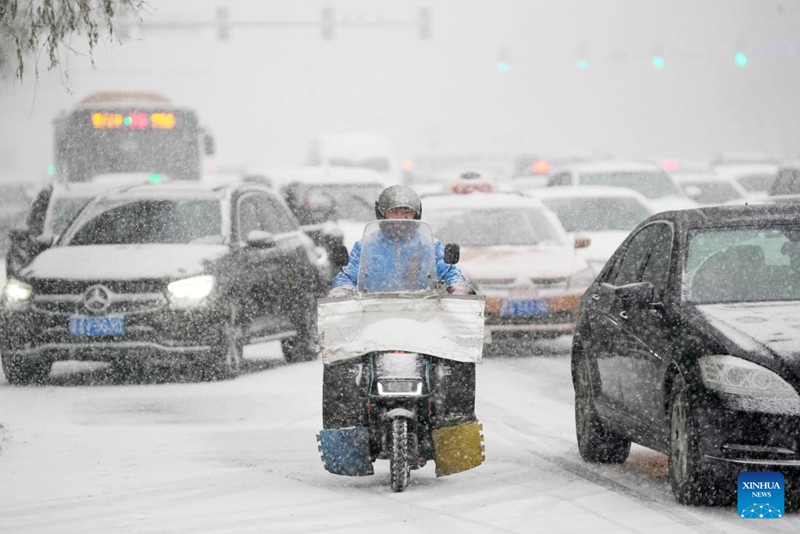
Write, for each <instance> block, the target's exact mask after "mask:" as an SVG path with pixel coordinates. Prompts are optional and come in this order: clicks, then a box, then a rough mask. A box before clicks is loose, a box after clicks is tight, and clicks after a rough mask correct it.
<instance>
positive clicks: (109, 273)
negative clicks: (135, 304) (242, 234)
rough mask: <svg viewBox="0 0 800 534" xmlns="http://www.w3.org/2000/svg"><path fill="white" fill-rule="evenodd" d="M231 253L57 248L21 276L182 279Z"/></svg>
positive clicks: (187, 248) (185, 248)
mask: <svg viewBox="0 0 800 534" xmlns="http://www.w3.org/2000/svg"><path fill="white" fill-rule="evenodd" d="M228 250H229V249H228V247H227V246H226V245H174V244H147V245H89V246H80V247H78V246H74V247H71V246H65V247H53V248H51V249H48V250H45V251H44V252H42V253H41V254H40V255H39V256H37V257H36V259H34V260H33V262H31V264H30V265H29V266H28V267H26V268H25V269H23V271H22V273H21V275H22V276H23V277H25V278H29V277H33V278H62V279H64V278H67V279H71V280H98V279H118V280H126V279H127V280H131V279H136V278H180V277H183V276H191V275H193V274H199V273H202V272H204V267H203V260H214V259H216V258H219V257H221V256H223V255H224V254H226V253H227V252H228Z"/></svg>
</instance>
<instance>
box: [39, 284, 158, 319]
mask: <svg viewBox="0 0 800 534" xmlns="http://www.w3.org/2000/svg"><path fill="white" fill-rule="evenodd" d="M32 285H33V291H34V297H33V302H32V303H31V307H32V308H33V310H35V311H38V312H43V313H49V314H55V315H91V314H93V312H92V310H90V309H89V308H87V307H86V306H85V304H84V295H85V293H86V290H88V289H89V288H90V287H92V286H102V287H103V288H105V289H106V290H108V292H109V294H110V302H109V304H108V307H106V308H104V309H102V310H98V311H97V313H102V314H104V315H106V314H135V313H144V312H152V311H156V310H159V309H162V308H165V307H167V306H168V305H169V302H168V300H167V298H166V296H165V295H164V282H163V280H157V279H155V280H147V279H145V280H56V279H45V280H33V281H32Z"/></svg>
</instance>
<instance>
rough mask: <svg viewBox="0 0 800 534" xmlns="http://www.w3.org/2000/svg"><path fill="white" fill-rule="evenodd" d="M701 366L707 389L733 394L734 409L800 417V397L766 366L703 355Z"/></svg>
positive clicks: (731, 357)
mask: <svg viewBox="0 0 800 534" xmlns="http://www.w3.org/2000/svg"><path fill="white" fill-rule="evenodd" d="M699 363H700V373H701V376H702V378H703V383H704V384H705V385H706V387H708V388H709V389H713V390H715V391H719V392H721V393H727V394H729V395H731V397H729V400H730V402H731V403H732V404H733V405H734V407H736V408H738V409H740V410H744V411H748V412H767V413H779V414H800V395H798V393H797V391H796V390H795V389H794V388H793V387H792V386H791V385H790V384H789V383H788V382H786V381H785V380H784V379H783V378H781V377H780V376H778V374H777V373H774V372H772V371H770V370H769V369H767V368H766V367H762V366H761V365H758V364H756V363H753V362H749V361H747V360H743V359H741V358H736V357H734V356H729V355H724V354H723V355H713V356H703V357H702V358H700V360H699Z"/></svg>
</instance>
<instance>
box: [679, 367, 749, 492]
mask: <svg viewBox="0 0 800 534" xmlns="http://www.w3.org/2000/svg"><path fill="white" fill-rule="evenodd" d="M669 427H670V429H669V478H670V482H671V484H672V492H673V493H674V494H675V499H676V500H677V501H678V502H679V503H681V504H688V505H693V506H697V505H709V504H715V503H717V502H721V501H725V500H726V495H725V492H724V489H721V490H720V491H719V492H718V491H717V490H716V489H715V483H714V476H713V473H712V471H711V465H710V464H709V461H708V460H706V459H704V457H703V450H702V445H703V440H702V437H701V435H700V432H699V428H700V426H699V425H698V422H697V420H696V417H695V415H694V413H693V411H692V406H691V402H690V401H689V391H688V388H687V386H686V382H684V380H683V378H682V377H681V376H680V375H679V376H677V377H676V379H675V384H674V387H673V388H672V395H671V402H670V417H669ZM734 485H735V484H734ZM720 487H721V486H720Z"/></svg>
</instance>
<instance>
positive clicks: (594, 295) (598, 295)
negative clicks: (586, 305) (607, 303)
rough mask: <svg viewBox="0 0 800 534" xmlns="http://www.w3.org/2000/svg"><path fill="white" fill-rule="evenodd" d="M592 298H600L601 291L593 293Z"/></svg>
mask: <svg viewBox="0 0 800 534" xmlns="http://www.w3.org/2000/svg"><path fill="white" fill-rule="evenodd" d="M592 300H600V294H599V293H592Z"/></svg>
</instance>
